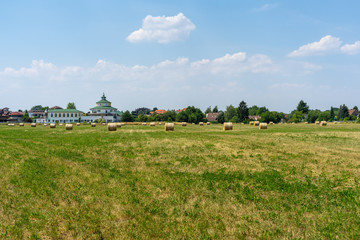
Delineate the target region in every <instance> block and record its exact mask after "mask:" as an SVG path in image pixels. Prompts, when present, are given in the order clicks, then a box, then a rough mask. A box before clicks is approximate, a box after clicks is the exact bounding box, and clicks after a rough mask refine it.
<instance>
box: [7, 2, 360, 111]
mask: <svg viewBox="0 0 360 240" xmlns="http://www.w3.org/2000/svg"><path fill="white" fill-rule="evenodd" d="M358 9H360V1H356V0H348V1H333V0H328V1H309V0H302V1H260V0H258V1H254V0H244V1H237V0H233V1H230V0H228V1H225V0H222V1H220V0H197V1H187V0H181V1H177V0H173V1H165V0H163V1H152V0H143V1H140V0H132V1H115V0H114V1H112V0H102V1H100V0H97V1H95V0H78V1H73V0H61V1H60V0H54V1H45V0H32V1H29V0H15V1H14V0H4V1H1V2H0V33H1V35H0V56H1V57H0V86H1V87H0V108H2V107H9V108H10V109H11V110H12V111H17V110H18V109H22V110H25V109H30V108H31V107H32V106H34V105H42V106H50V107H52V106H55V105H57V106H61V107H66V105H67V103H68V102H75V104H76V106H77V108H78V109H79V110H82V111H84V112H87V111H89V109H90V108H91V107H94V106H95V103H96V101H98V100H100V98H101V96H102V94H103V93H105V95H106V96H107V99H108V100H109V101H111V102H112V105H113V106H114V107H116V108H118V109H119V110H123V111H125V110H134V109H135V108H138V107H148V108H151V109H152V108H153V107H157V108H159V109H181V108H184V107H186V106H189V105H191V106H196V107H199V108H201V109H202V110H205V109H206V108H207V107H208V106H212V107H215V106H218V108H219V109H221V110H225V109H226V106H228V105H230V104H232V105H234V106H237V105H238V104H239V103H240V101H242V100H244V101H245V102H247V104H248V106H252V105H258V106H266V107H268V108H269V109H270V110H273V111H282V112H290V111H292V110H293V109H295V108H296V106H297V104H298V102H299V101H300V100H304V101H305V102H307V103H308V105H309V106H310V108H311V109H321V110H326V109H329V108H330V107H331V106H335V107H338V106H339V105H340V104H346V105H347V106H348V107H349V108H352V107H353V106H355V105H358V106H359V105H360V97H359V96H360V94H359V89H360V81H359V80H360V28H359V23H360V15H359V14H358Z"/></svg>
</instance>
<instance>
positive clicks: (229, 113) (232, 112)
mask: <svg viewBox="0 0 360 240" xmlns="http://www.w3.org/2000/svg"><path fill="white" fill-rule="evenodd" d="M224 114H225V121H226V122H229V121H230V120H231V119H232V118H233V117H235V116H236V109H235V108H234V106H233V105H230V106H227V107H226V111H225V113H224Z"/></svg>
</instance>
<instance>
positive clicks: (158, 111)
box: [150, 109, 166, 115]
mask: <svg viewBox="0 0 360 240" xmlns="http://www.w3.org/2000/svg"><path fill="white" fill-rule="evenodd" d="M154 113H156V114H164V113H166V110H164V109H158V110H155V111H153V112H150V114H151V115H153V114H154Z"/></svg>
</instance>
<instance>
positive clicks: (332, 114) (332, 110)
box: [329, 107, 335, 121]
mask: <svg viewBox="0 0 360 240" xmlns="http://www.w3.org/2000/svg"><path fill="white" fill-rule="evenodd" d="M329 120H330V121H334V120H335V111H334V108H333V107H331V108H330V119H329Z"/></svg>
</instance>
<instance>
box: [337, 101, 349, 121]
mask: <svg viewBox="0 0 360 240" xmlns="http://www.w3.org/2000/svg"><path fill="white" fill-rule="evenodd" d="M346 117H349V108H348V107H347V106H346V105H345V104H343V105H340V108H339V119H344V118H346Z"/></svg>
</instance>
